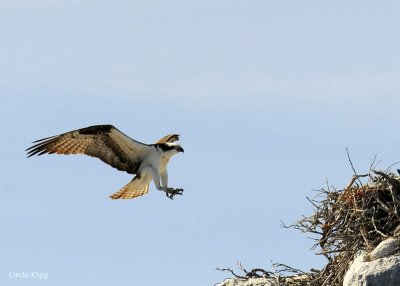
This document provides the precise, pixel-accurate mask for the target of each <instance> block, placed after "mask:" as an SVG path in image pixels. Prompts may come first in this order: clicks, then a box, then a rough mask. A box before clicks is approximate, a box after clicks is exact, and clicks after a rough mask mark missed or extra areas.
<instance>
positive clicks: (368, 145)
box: [0, 0, 400, 286]
mask: <svg viewBox="0 0 400 286" xmlns="http://www.w3.org/2000/svg"><path fill="white" fill-rule="evenodd" d="M399 9H400V4H398V2H397V1H384V2H379V5H377V3H376V1H351V3H349V1H335V2H331V3H327V2H326V1H324V2H321V1H301V2H300V1H279V3H278V1H204V0H203V1H113V2H112V4H111V2H110V1H89V0H87V1H50V0H47V1H46V0H41V1H39V0H30V1H22V0H21V1H18V0H15V1H11V0H7V1H5V0H2V1H1V0H0V37H1V38H0V40H1V45H0V99H1V105H0V106H1V107H0V108H1V109H0V111H1V112H0V118H1V121H2V122H3V132H2V135H1V139H2V140H1V141H2V148H1V151H0V152H1V153H0V154H1V156H2V158H3V160H2V161H3V164H1V166H0V172H1V174H2V180H1V181H0V227H1V233H2V235H1V236H0V245H1V248H0V250H1V257H2V258H0V284H1V285H78V286H79V285H88V284H90V285H92V284H93V285H94V284H96V285H111V284H112V285H141V286H147V285H148V286H153V285H158V284H163V285H171V286H172V285H173V286H179V285H182V286H183V285H188V284H187V283H188V282H187V281H190V285H193V286H197V285H198V286H200V285H213V284H214V283H216V282H218V281H221V280H222V279H223V278H225V277H226V276H227V273H220V272H217V271H215V268H216V267H234V266H235V263H236V261H241V262H242V263H243V264H244V265H245V266H246V267H247V268H252V267H264V268H268V267H269V265H270V263H271V260H272V261H273V262H282V263H286V264H290V265H292V266H293V267H298V268H302V269H304V270H308V269H309V268H312V267H313V268H319V267H322V266H323V265H324V263H325V261H324V260H323V259H322V258H321V257H318V256H315V255H313V252H312V251H310V250H309V248H310V247H311V246H312V241H311V240H308V239H307V238H306V236H305V235H302V234H301V233H297V232H295V231H290V230H284V229H281V228H280V220H283V221H285V222H287V223H291V222H293V221H295V220H296V219H297V218H299V217H300V216H301V215H302V214H311V213H312V208H311V205H310V204H309V203H308V202H307V200H306V198H305V197H306V196H310V197H312V196H313V195H314V192H313V191H312V189H318V188H320V187H323V186H325V180H326V179H328V180H329V182H330V183H331V184H332V185H335V186H337V187H338V188H340V187H343V186H345V185H346V184H347V183H348V181H349V179H350V176H351V175H352V171H351V169H350V166H349V164H348V162H347V157H346V153H345V148H346V147H348V148H349V149H350V152H351V155H352V158H353V161H354V163H355V166H356V168H357V169H358V170H359V172H360V173H363V172H365V171H366V170H367V169H368V167H369V165H370V163H371V160H372V159H373V157H374V156H375V154H377V155H378V159H379V160H380V161H381V163H380V164H379V166H381V167H382V168H386V167H387V166H389V165H391V164H392V163H394V162H396V161H399V160H400V152H399V151H398V142H399V139H400V138H399V137H400V136H399V135H398V132H397V129H398V124H397V118H398V117H399V116H398V112H399V107H400V97H399V91H400V84H399V82H400V81H399V75H400V68H399V66H400V65H399V64H400V58H399V50H400V30H399V29H398V27H399V24H400V20H399V17H398V15H399V12H400V11H399ZM102 123H111V124H114V125H116V126H117V127H118V128H119V129H121V130H122V131H123V132H125V133H126V134H128V135H130V136H131V137H133V138H135V139H137V140H139V141H143V142H152V141H155V140H156V139H158V138H159V137H161V136H163V135H165V134H168V133H172V132H177V133H179V134H181V138H182V142H181V144H182V146H183V147H184V148H185V153H184V154H180V155H178V156H176V157H174V158H173V159H172V160H171V163H170V167H169V174H170V183H171V184H172V185H173V186H174V187H183V188H184V189H185V193H184V196H182V197H178V198H176V200H174V201H169V200H168V199H167V198H166V197H165V196H164V195H162V194H160V193H159V192H157V191H156V190H155V188H154V186H153V185H151V189H150V193H149V194H147V195H146V196H144V197H141V198H139V199H136V200H132V201H111V200H109V199H108V195H109V194H111V193H113V192H115V191H116V190H118V189H119V188H120V187H122V186H123V185H125V184H126V183H127V182H128V181H129V180H130V179H131V177H130V176H129V175H127V174H124V173H121V172H118V171H117V170H115V169H112V168H110V167H109V166H107V165H105V164H103V163H102V162H101V161H99V160H95V159H91V158H88V157H83V156H44V157H40V158H33V159H29V160H27V159H26V158H25V153H24V150H25V149H26V148H27V147H28V146H29V144H30V142H31V141H33V140H36V139H39V138H43V137H47V136H51V135H55V134H58V133H62V132H65V131H68V130H72V129H76V128H80V127H85V126H89V125H93V124H102ZM10 271H11V272H21V271H25V272H31V271H42V272H47V273H48V274H49V278H48V279H47V281H36V280H32V279H31V280H29V281H21V280H15V279H10V278H9V272H10ZM24 283H25V284H24Z"/></svg>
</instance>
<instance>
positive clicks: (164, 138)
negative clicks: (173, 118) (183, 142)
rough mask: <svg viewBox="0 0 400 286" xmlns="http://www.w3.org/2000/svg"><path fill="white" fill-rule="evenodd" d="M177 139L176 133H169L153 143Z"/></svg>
mask: <svg viewBox="0 0 400 286" xmlns="http://www.w3.org/2000/svg"><path fill="white" fill-rule="evenodd" d="M178 140H179V135H178V134H169V135H167V136H164V137H163V138H161V139H160V140H158V141H157V142H156V143H155V144H160V143H167V142H171V143H172V142H175V141H178Z"/></svg>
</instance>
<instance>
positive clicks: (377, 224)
mask: <svg viewBox="0 0 400 286" xmlns="http://www.w3.org/2000/svg"><path fill="white" fill-rule="evenodd" d="M363 181H364V183H363ZM308 200H309V201H310V202H311V203H312V204H313V206H314V207H315V209H314V214H313V215H311V216H308V217H306V216H303V218H302V219H300V220H299V221H297V222H296V223H295V224H293V225H290V226H286V225H284V224H283V227H286V228H294V229H297V230H300V231H302V232H304V233H308V234H311V236H312V237H311V238H312V239H313V240H315V244H314V246H313V249H314V250H316V251H317V253H316V254H317V255H324V256H325V257H326V258H327V259H328V263H327V264H326V266H325V267H324V268H323V269H321V270H312V271H311V272H302V271H300V270H296V269H294V268H291V267H289V266H286V265H283V264H280V266H281V267H282V268H283V269H285V267H287V268H288V269H291V271H288V272H286V273H287V274H285V273H279V271H278V274H279V275H278V276H279V277H277V275H272V276H274V280H276V281H277V284H276V285H282V286H342V285H343V278H344V275H345V274H346V271H347V270H348V268H349V267H350V264H351V262H352V261H353V260H354V258H355V255H356V253H357V252H358V251H359V250H367V251H370V250H372V249H374V248H375V247H376V246H377V245H378V244H379V243H380V242H382V241H383V240H385V239H386V238H388V237H392V236H397V237H399V236H400V227H399V225H400V215H399V211H398V210H399V209H400V177H399V176H397V175H395V174H393V173H391V172H389V171H385V172H382V171H376V170H370V172H369V174H366V175H355V176H353V177H352V179H351V180H350V183H349V184H348V186H347V187H345V188H344V189H342V190H336V189H334V188H332V187H327V188H323V189H321V190H319V191H318V194H317V196H316V197H315V198H314V199H309V198H308ZM296 271H297V273H296ZM290 272H291V273H292V274H289V273H290ZM250 273H251V271H250ZM265 273H266V271H265ZM275 274H277V272H276V271H275ZM243 278H244V277H243Z"/></svg>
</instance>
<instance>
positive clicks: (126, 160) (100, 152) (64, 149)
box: [26, 125, 152, 174]
mask: <svg viewBox="0 0 400 286" xmlns="http://www.w3.org/2000/svg"><path fill="white" fill-rule="evenodd" d="M33 143H36V144H35V145H33V146H32V147H30V148H28V149H26V151H27V155H28V157H31V156H33V155H43V154H85V155H88V156H91V157H96V158H99V159H100V160H102V161H103V162H105V163H107V164H109V165H110V166H112V167H114V168H117V169H118V170H120V171H126V172H128V173H130V174H136V173H137V171H138V169H139V166H140V164H141V163H142V161H143V159H144V158H145V157H146V156H147V154H148V153H149V152H151V150H152V147H151V146H150V145H146V144H143V143H140V142H137V141H135V140H133V139H131V138H129V137H128V136H126V135H125V134H124V133H122V132H121V131H119V130H118V129H117V128H115V127H114V126H112V125H96V126H90V127H87V128H82V129H78V130H74V131H70V132H67V133H64V134H60V135H57V136H53V137H48V138H44V139H40V140H37V141H35V142H33Z"/></svg>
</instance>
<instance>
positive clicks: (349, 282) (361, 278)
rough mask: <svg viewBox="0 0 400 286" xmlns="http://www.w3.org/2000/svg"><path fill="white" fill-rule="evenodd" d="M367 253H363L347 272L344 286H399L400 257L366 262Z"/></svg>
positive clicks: (395, 256) (394, 256)
mask: <svg viewBox="0 0 400 286" xmlns="http://www.w3.org/2000/svg"><path fill="white" fill-rule="evenodd" d="M366 258H367V254H366V252H361V253H359V255H357V257H356V259H355V260H354V261H353V263H352V265H351V266H350V269H349V270H348V271H347V273H346V275H345V277H344V281H343V286H399V285H400V256H399V255H393V256H389V257H385V258H379V259H376V260H374V261H370V262H368V261H365V260H366Z"/></svg>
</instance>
